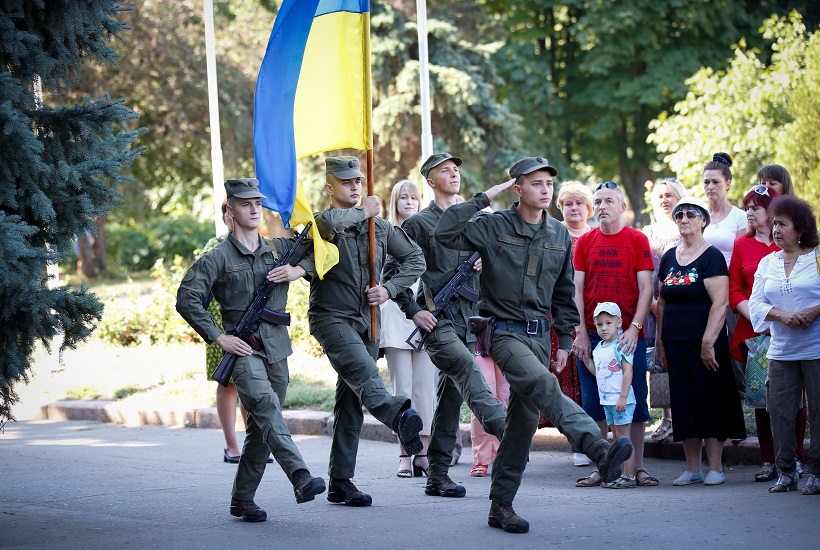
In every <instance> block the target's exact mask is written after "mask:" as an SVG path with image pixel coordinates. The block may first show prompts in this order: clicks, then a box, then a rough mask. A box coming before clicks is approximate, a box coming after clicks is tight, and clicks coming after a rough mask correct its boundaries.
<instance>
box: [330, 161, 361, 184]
mask: <svg viewBox="0 0 820 550" xmlns="http://www.w3.org/2000/svg"><path fill="white" fill-rule="evenodd" d="M325 171H326V172H327V173H328V174H333V175H334V176H336V177H337V178H339V179H340V180H352V179H354V178H363V177H365V175H364V174H362V171H361V170H360V169H359V159H358V158H356V157H327V158H326V159H325Z"/></svg>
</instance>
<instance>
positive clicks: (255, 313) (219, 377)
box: [211, 222, 313, 386]
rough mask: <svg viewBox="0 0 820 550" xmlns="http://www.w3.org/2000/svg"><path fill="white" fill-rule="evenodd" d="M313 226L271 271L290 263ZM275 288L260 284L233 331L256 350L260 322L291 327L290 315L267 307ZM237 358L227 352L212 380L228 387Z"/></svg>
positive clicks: (264, 281) (259, 346)
mask: <svg viewBox="0 0 820 550" xmlns="http://www.w3.org/2000/svg"><path fill="white" fill-rule="evenodd" d="M311 225H313V222H308V224H307V225H306V226H305V228H304V230H302V233H300V234H298V235H297V237H296V242H295V243H293V246H292V247H290V248H289V249H288V250H286V251H285V253H284V254H282V256H280V257H279V260H278V261H277V262H276V263H275V264H273V267H272V268H271V269H276V268H277V267H281V266H283V265H287V264H288V263H290V259H291V257H292V256H293V254H294V252H296V249H297V248H299V245H300V244H302V240H303V239H304V238H305V235H307V233H308V229H310V226H311ZM274 288H276V283H275V282H273V281H268V280H267V279H263V280H262V282H261V283H259V286H258V287H257V288H256V292H254V293H253V300H252V301H251V305H249V306H248V309H246V310H245V313H243V314H242V318H241V319H239V322H238V323H237V324H236V326H235V327H234V330H233V335H234V336H236V337H238V338H241V339H243V340H245V341H246V342H247V343H248V344H250V346H251V347H252V348H253V349H255V350H258V349H262V343H261V342H259V340H257V339H256V337H255V336H254V335H253V331H254V330H256V328H257V327H258V326H259V321H260V320H262V321H267V322H268V323H272V324H274V325H290V313H287V312H284V313H283V312H280V311H274V310H272V309H270V308H267V307H265V305H266V304H267V303H268V300H270V297H271V296H273V289H274ZM236 358H237V356H236V355H235V354H233V353H228V352H227V351H226V352H225V354H224V355H223V356H222V360H221V361H220V362H219V365H218V366H217V367H216V370H214V373H213V375H211V378H213V379H214V380H216V381H217V382H219V383H220V384H221V385H222V386H227V385H228V382H230V380H231V375H232V374H233V367H234V365H235V364H236Z"/></svg>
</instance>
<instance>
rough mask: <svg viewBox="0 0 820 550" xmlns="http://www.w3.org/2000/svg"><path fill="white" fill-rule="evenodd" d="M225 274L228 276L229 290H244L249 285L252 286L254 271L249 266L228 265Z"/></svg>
mask: <svg viewBox="0 0 820 550" xmlns="http://www.w3.org/2000/svg"><path fill="white" fill-rule="evenodd" d="M225 273H226V275H227V279H228V287H229V288H234V289H236V288H243V287H244V286H245V285H247V284H249V283H251V284H252V281H251V279H252V278H253V271H252V270H251V266H250V265H248V264H233V265H227V266H225Z"/></svg>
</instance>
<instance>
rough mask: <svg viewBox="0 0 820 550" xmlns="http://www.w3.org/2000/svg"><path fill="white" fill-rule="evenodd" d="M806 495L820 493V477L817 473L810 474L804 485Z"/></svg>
mask: <svg viewBox="0 0 820 550" xmlns="http://www.w3.org/2000/svg"><path fill="white" fill-rule="evenodd" d="M803 494H804V495H820V479H818V477H817V476H815V475H811V474H810V475H809V478H808V479H807V480H806V485H805V486H804V487H803Z"/></svg>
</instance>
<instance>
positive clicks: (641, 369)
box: [576, 331, 649, 422]
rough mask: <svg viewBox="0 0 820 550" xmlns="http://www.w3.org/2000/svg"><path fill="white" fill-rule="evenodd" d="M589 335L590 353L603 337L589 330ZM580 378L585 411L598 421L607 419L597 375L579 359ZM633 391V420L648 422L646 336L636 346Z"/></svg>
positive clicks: (633, 366)
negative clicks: (599, 391) (599, 394)
mask: <svg viewBox="0 0 820 550" xmlns="http://www.w3.org/2000/svg"><path fill="white" fill-rule="evenodd" d="M587 334H588V335H589V350H590V355H591V354H592V350H594V349H595V346H597V345H598V342H600V341H601V337H600V336H598V334H597V333H595V332H589V331H587ZM576 366H577V367H578V378H580V380H581V402H582V403H583V405H582V408H583V409H584V411H585V412H586V413H587V414H588V415H589V416H591V417H592V419H593V420H594V421H596V422H598V421H600V420H606V414H605V413H604V408H603V407H602V406H601V403H600V402H599V400H598V382H597V380H595V375H594V374H592V373H591V372H589V370H587V367H586V365H584V362H583V361H581V359H580V358H579V359H578V360H577V365H576ZM632 391H633V392H634V393H635V401H636V404H635V414H634V415H633V417H632V422H646V421H647V420H649V407H648V406H647V404H646V397H647V394H648V391H647V385H646V338H641V339H640V340H638V346H637V347H636V348H635V364H633V365H632Z"/></svg>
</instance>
